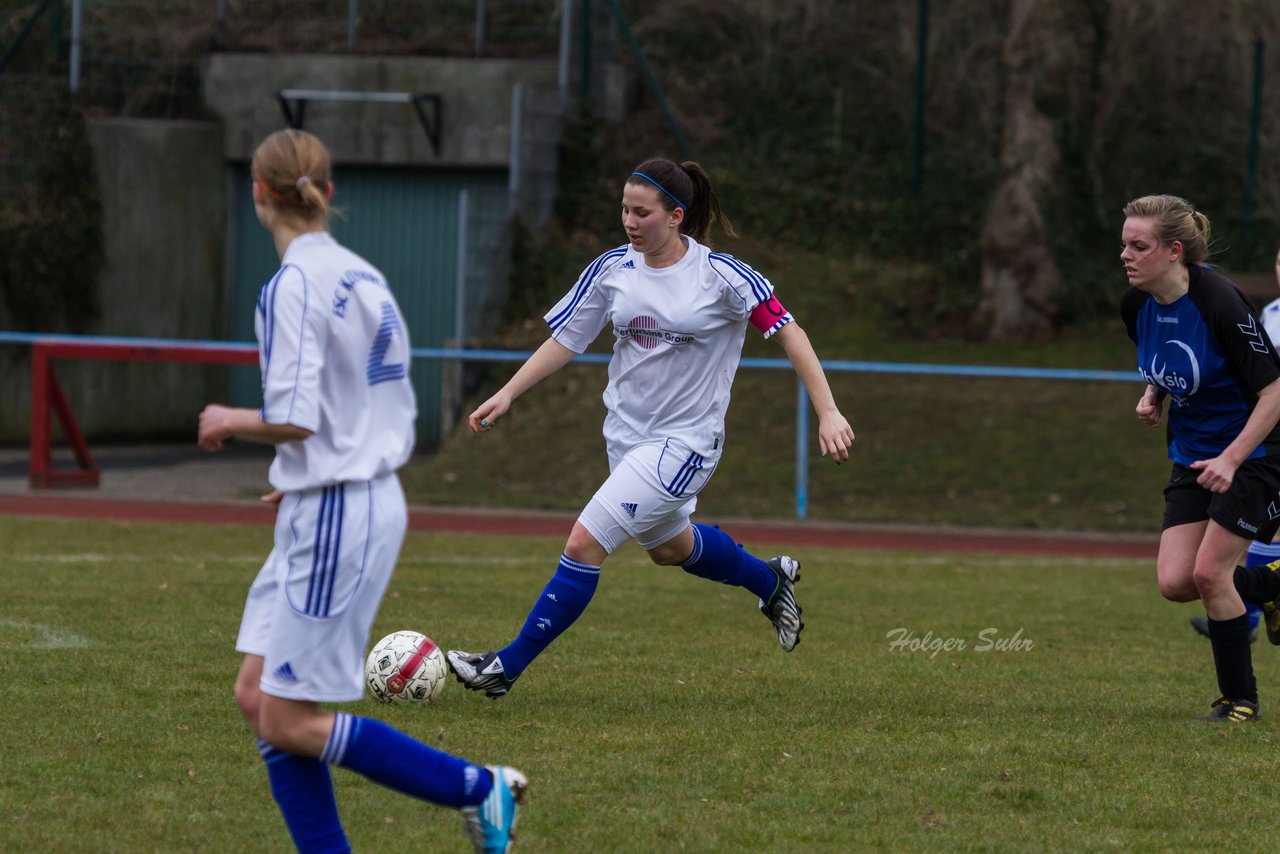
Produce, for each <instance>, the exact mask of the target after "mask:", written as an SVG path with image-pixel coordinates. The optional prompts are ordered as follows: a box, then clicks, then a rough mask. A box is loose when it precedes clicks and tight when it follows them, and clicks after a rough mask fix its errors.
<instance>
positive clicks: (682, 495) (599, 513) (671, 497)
mask: <svg viewBox="0 0 1280 854" xmlns="http://www.w3.org/2000/svg"><path fill="white" fill-rule="evenodd" d="M717 462H719V460H718V459H715V460H710V461H708V460H706V459H705V458H703V456H702V455H701V454H698V453H696V452H695V451H692V450H690V448H689V447H688V446H687V445H685V444H684V443H683V442H680V441H679V440H677V439H667V440H660V441H656V442H647V443H645V444H643V445H636V446H634V447H632V448H630V449H628V450H626V451H625V452H624V453H617V454H616V455H615V453H611V454H610V459H609V463H610V474H609V479H608V480H606V481H605V482H604V484H603V485H602V486H601V487H600V488H599V489H598V490H596V494H595V495H594V496H592V498H591V501H590V502H588V504H587V506H586V508H584V509H583V511H582V515H581V516H579V517H578V521H579V522H581V523H582V526H583V527H584V528H586V529H587V530H588V531H590V532H591V536H593V537H595V538H596V541H597V542H598V543H600V545H602V546H603V547H604V549H605V551H607V552H609V553H611V554H612V553H613V551H614V550H615V549H616V548H618V546H620V545H622V544H623V543H625V542H626V541H627V540H629V539H632V538H635V541H636V542H637V543H639V544H640V547H641V548H644V549H652V548H654V547H656V546H660V545H662V544H663V543H665V542H667V541H668V540H670V539H671V538H672V537H675V536H677V535H678V534H680V533H681V532H683V531H684V529H685V528H687V527H688V526H689V517H690V516H691V515H692V514H693V511H694V509H695V508H696V507H697V506H698V499H697V497H696V496H697V494H698V493H699V492H701V491H702V488H703V487H704V486H706V485H707V481H709V480H710V479H711V475H712V473H713V472H714V471H715V467H716V463H717Z"/></svg>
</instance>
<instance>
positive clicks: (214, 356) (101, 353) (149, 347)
mask: <svg viewBox="0 0 1280 854" xmlns="http://www.w3.org/2000/svg"><path fill="white" fill-rule="evenodd" d="M54 359H100V360H108V361H117V362H194V363H198V364H207V365H256V364H257V363H258V350H257V348H256V347H254V346H253V345H252V344H215V343H207V344H206V343H189V344H141V343H137V342H131V343H130V342H118V343H117V342H101V341H99V342H94V343H86V342H72V341H65V340H61V341H60V340H48V341H34V342H32V344H31V452H30V457H29V459H28V469H27V470H28V477H29V480H30V483H31V485H32V486H33V487H36V488H40V489H48V488H52V487H58V486H89V487H96V486H97V485H98V481H99V476H100V472H99V470H98V465H97V463H95V462H94V460H93V454H91V453H90V452H89V443H88V442H86V441H85V438H84V433H82V432H81V430H80V425H79V424H78V423H77V422H76V418H75V414H74V413H73V412H72V411H71V405H70V404H69V403H68V402H67V396H66V395H65V394H64V393H63V391H62V385H61V384H60V383H59V382H58V376H57V374H55V373H54V370H53V365H52V364H51V362H52V360H54ZM55 415H56V416H57V418H58V422H59V423H60V424H61V425H62V432H63V435H64V436H66V439H67V443H68V444H69V445H70V446H71V450H72V452H73V453H74V454H75V458H76V468H74V469H62V470H55V469H54V468H53V417H54V416H55Z"/></svg>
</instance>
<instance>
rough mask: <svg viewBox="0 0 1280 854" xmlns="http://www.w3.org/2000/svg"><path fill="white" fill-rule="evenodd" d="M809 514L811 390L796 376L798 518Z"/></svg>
mask: <svg viewBox="0 0 1280 854" xmlns="http://www.w3.org/2000/svg"><path fill="white" fill-rule="evenodd" d="M808 515H809V392H808V391H806V390H805V387H804V383H803V382H801V381H800V378H799V377H796V518H797V519H803V518H804V517H805V516H808Z"/></svg>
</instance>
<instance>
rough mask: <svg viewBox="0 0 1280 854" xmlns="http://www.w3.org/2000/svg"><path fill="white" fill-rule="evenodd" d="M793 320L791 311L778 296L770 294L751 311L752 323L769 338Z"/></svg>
mask: <svg viewBox="0 0 1280 854" xmlns="http://www.w3.org/2000/svg"><path fill="white" fill-rule="evenodd" d="M792 320H793V318H792V317H791V312H789V311H787V310H786V309H785V308H783V307H782V303H780V302H778V298H777V297H776V296H773V295H770V296H769V298H768V299H767V300H765V301H764V302H762V303H760V304H759V305H758V306H756V307H755V309H754V310H753V311H752V312H751V325H752V326H754V327H755V328H756V329H759V330H760V332H761V333H763V334H764V337H765V338H768V337H769V336H770V335H772V334H773V333H775V332H777V331H778V330H779V329H781V328H782V327H784V326H786V325H787V324H788V323H790V322H791V321H792Z"/></svg>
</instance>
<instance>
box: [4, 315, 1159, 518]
mask: <svg viewBox="0 0 1280 854" xmlns="http://www.w3.org/2000/svg"><path fill="white" fill-rule="evenodd" d="M37 341H40V342H47V343H67V344H120V345H127V346H133V347H174V346H180V347H196V348H199V347H208V348H211V349H213V348H218V349H227V348H229V347H230V348H235V349H241V348H243V349H245V350H256V349H257V345H256V344H254V343H252V342H246V341H200V340H185V339H174V338H124V337H110V336H96V335H53V334H41V333H31V332H0V344H34V343H35V342H37ZM411 352H412V353H413V357H414V358H415V359H429V360H435V361H451V360H456V361H461V362H523V361H525V360H526V359H528V358H529V357H530V356H532V355H533V351H532V350H463V349H456V348H450V347H415V348H413V350H412V351H411ZM609 359H610V354H608V353H584V354H582V355H580V356H577V357H575V359H574V361H575V362H580V363H587V364H607V363H608V361H609ZM739 364H740V366H741V367H743V368H760V369H764V370H783V369H785V370H791V362H790V361H788V360H787V359H762V358H755V357H743V359H742V361H741V362H740V363H739ZM822 368H823V370H825V371H827V372H829V373H867V374H916V375H924V376H961V377H983V378H1005V379H1038V380H1076V381H1088V382H1127V383H1135V384H1137V383H1140V382H1141V379H1140V377H1139V376H1138V375H1137V373H1136V372H1132V371H1092V370H1078V369H1075V368H1020V367H1009V366H1002V365H942V364H930V363H924V362H860V361H850V360H843V359H833V360H830V361H823V362H822ZM809 410H810V406H809V394H808V392H807V391H806V390H805V387H804V384H803V383H801V382H800V380H799V379H798V378H797V380H796V484H795V504H796V518H797V519H803V518H805V517H806V516H808V514H809Z"/></svg>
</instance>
